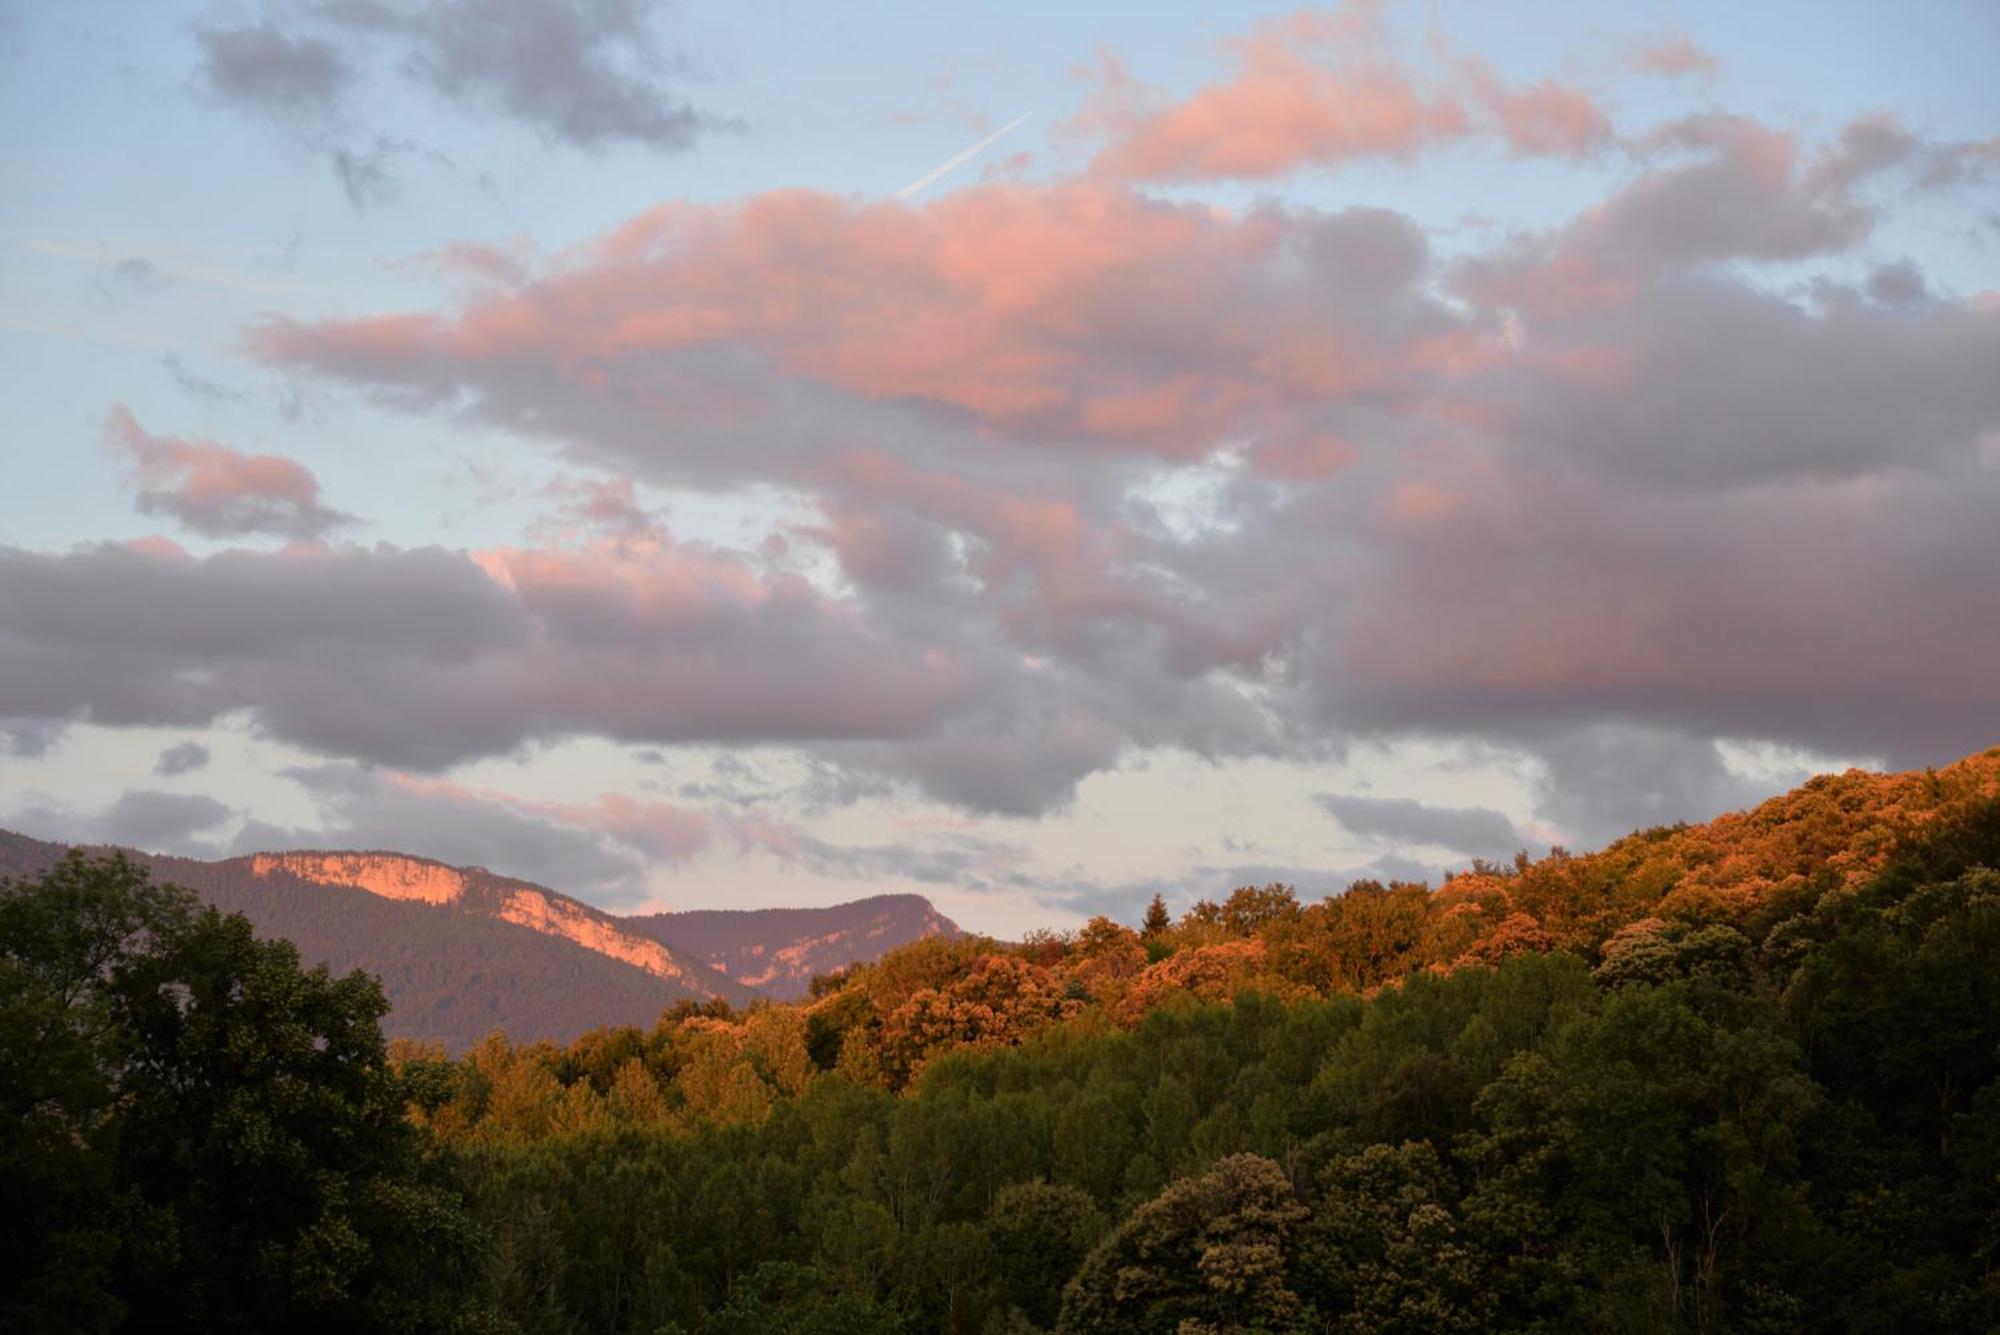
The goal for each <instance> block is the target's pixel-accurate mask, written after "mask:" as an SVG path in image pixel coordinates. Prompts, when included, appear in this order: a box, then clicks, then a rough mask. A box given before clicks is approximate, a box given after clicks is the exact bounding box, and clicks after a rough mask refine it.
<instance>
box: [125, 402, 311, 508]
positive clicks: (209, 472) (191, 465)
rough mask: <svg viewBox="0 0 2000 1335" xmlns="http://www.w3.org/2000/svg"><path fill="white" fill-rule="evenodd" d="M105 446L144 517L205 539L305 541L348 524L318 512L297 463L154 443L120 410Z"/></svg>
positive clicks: (193, 443)
mask: <svg viewBox="0 0 2000 1335" xmlns="http://www.w3.org/2000/svg"><path fill="white" fill-rule="evenodd" d="M104 441H105V445H106V447H107V448H109V449H110V450H111V451H112V452H113V453H114V454H116V455H117V456H119V457H120V458H122V459H123V460H124V461H125V463H126V464H127V466H128V467H129V468H130V469H131V472H132V477H133V480H134V481H135V482H136V484H137V487H138V504H139V509H140V511H141V512H143V513H146V514H162V515H168V516H171V517H172V518H174V519H176V520H178V521H179V522H180V523H182V524H184V525H186V526H187V527H188V528H191V529H193V530H194V531H195V532H197V533H201V534H204V535H205V536H208V537H243V536H247V535H249V534H253V533H269V534H274V535H277V536H281V537H287V538H293V539H299V540H307V541H310V540H314V539H317V538H320V537H322V536H324V535H325V534H326V533H327V532H328V531H329V530H331V529H333V528H337V527H339V526H340V525H342V524H345V523H348V522H349V517H348V516H346V515H342V514H338V513H336V512H335V511H332V510H328V509H326V508H324V507H323V506H321V505H320V502H319V480H318V479H317V478H315V477H314V476H313V475H312V471H311V470H310V469H308V468H306V467H305V465H303V464H301V463H298V462H297V461H296V460H292V459H287V458H284V457H282V456H280V455H275V454H242V453H239V452H238V451H236V450H232V449H229V448H227V447H225V446H222V445H218V444H216V443H215V442H214V441H208V440H188V439H183V438H181V437H177V436H156V435H153V434H151V433H150V432H148V431H146V430H145V428H143V427H141V426H140V425H139V421H138V419H137V418H136V417H134V416H133V415H132V411H131V409H129V408H127V407H125V406H124V405H123V404H119V405H117V406H116V407H114V408H112V410H111V412H110V413H109V414H108V415H107V416H106V418H105V421H104Z"/></svg>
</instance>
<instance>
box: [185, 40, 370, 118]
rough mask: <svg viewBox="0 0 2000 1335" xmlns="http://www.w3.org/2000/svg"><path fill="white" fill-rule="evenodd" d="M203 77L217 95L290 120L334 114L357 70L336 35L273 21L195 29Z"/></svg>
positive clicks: (268, 114)
mask: <svg viewBox="0 0 2000 1335" xmlns="http://www.w3.org/2000/svg"><path fill="white" fill-rule="evenodd" d="M195 41H196V42H197V43H198V44H199V45H200V47H201V54H202V77H203V79H204V80H205V81H206V82H207V84H208V87H209V90H210V91H211V92H212V93H214V94H215V95H216V96H217V97H220V98H223V99H225V100H227V101H229V102H233V103H235V104H236V105H238V106H241V107H243V108H245V109H246V110H250V111H255V112H258V113H260V114H263V115H267V116H271V117H274V118H276V119H278V120H281V121H285V122H288V123H292V124H298V123H302V122H313V123H318V122H320V121H323V120H324V119H326V118H327V117H329V116H331V115H332V114H333V113H334V111H335V109H336V107H337V105H338V103H339V101H340V98H341V95H342V94H343V93H344V92H345V91H346V89H347V87H348V85H349V84H350V83H351V82H352V81H353V78H354V70H353V69H352V67H351V66H350V64H349V58H348V54H347V53H346V52H345V51H344V50H343V49H342V48H341V46H340V45H338V44H337V43H336V42H335V41H334V40H332V39H330V38H328V37H325V36H320V35H316V34H312V33H298V34H293V33H288V32H286V31H284V30H282V29H281V28H279V27H278V26H277V24H276V23H275V22H271V21H267V22H264V23H256V24H246V25H243V26H240V27H232V28H225V27H212V26H202V27H197V28H196V29H195Z"/></svg>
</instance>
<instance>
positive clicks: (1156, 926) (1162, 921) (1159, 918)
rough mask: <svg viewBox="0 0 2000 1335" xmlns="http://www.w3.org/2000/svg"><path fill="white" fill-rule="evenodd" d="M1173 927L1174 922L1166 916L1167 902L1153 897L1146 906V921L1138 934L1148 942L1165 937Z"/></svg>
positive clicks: (1158, 897)
mask: <svg viewBox="0 0 2000 1335" xmlns="http://www.w3.org/2000/svg"><path fill="white" fill-rule="evenodd" d="M1173 925H1174V920H1173V919H1172V918H1171V917H1170V916H1168V914H1167V901H1166V900H1165V899H1164V898H1162V897H1161V896H1159V895H1154V896H1153V902H1152V903H1150V904H1148V905H1146V920H1145V923H1144V925H1143V926H1142V927H1141V929H1140V933H1139V934H1140V935H1141V936H1143V937H1145V938H1146V939H1147V940H1148V941H1153V940H1157V939H1158V938H1160V937H1162V936H1165V935H1166V934H1167V931H1168V929H1169V928H1171V927H1172V926H1173Z"/></svg>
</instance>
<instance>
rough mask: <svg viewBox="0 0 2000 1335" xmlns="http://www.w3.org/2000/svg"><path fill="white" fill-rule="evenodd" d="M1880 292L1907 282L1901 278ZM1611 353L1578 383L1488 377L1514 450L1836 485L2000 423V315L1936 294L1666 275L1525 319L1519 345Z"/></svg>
mask: <svg viewBox="0 0 2000 1335" xmlns="http://www.w3.org/2000/svg"><path fill="white" fill-rule="evenodd" d="M1890 281H1891V285H1892V287H1894V286H1895V285H1896V284H1897V283H1899V282H1900V283H1902V285H1903V287H1904V288H1907V275H1903V276H1900V277H1897V278H1892V279H1891V280H1890ZM1543 338H1546V339H1547V340H1548V343H1549V344H1550V345H1551V346H1552V347H1553V348H1555V349H1557V350H1560V349H1562V348H1564V347H1575V346H1579V345H1580V346H1583V347H1586V348H1612V349H1616V350H1617V354H1618V357H1619V359H1620V360H1619V364H1618V369H1616V370H1615V371H1612V372H1609V373H1607V374H1606V375H1605V376H1603V377H1602V378H1597V379H1591V378H1582V379H1579V378H1577V377H1575V376H1572V375H1569V374H1568V373H1566V372H1565V371H1563V370H1562V369H1560V368H1556V369H1550V370H1539V369H1536V368H1535V367H1534V365H1533V364H1532V362H1530V363H1529V364H1528V365H1527V366H1526V367H1524V368H1521V369H1512V368H1510V369H1509V370H1508V371H1506V372H1503V373H1501V374H1499V375H1496V376H1495V377H1494V378H1493V380H1492V381H1491V382H1489V383H1490V384H1491V386H1492V391H1493V393H1492V396H1493V398H1494V399H1495V400H1497V401H1499V402H1501V403H1504V404H1505V405H1506V407H1507V409H1508V410H1509V411H1510V412H1513V413H1515V414H1518V424H1517V425H1516V426H1515V428H1514V434H1516V435H1517V436H1518V437H1519V438H1521V439H1522V441H1523V442H1524V444H1529V445H1541V446H1543V447H1547V448H1554V449H1558V450H1561V451H1562V452H1563V453H1564V454H1565V455H1567V456H1568V457H1569V458H1572V459H1575V460H1578V461H1580V462H1582V463H1585V464H1587V465H1589V466H1593V467H1598V468H1604V469H1609V470H1614V471H1617V472H1620V473H1624V474H1627V475H1629V476H1633V477H1635V478H1638V479H1640V480H1643V481H1648V482H1659V483H1669V484H1674V485H1684V486H1713V485H1724V486H1729V485H1741V484H1744V483H1755V482H1761V481H1767V480H1770V479H1774V478H1779V477H1799V476H1806V477H1820V478H1841V477H1853V476H1859V475H1862V474H1867V473H1872V472H1876V471H1879V470H1881V469H1884V468H1909V467H1925V466H1930V465H1935V464H1938V463H1940V462H1945V461H1949V460H1951V459H1952V458H1954V457H1957V458H1959V459H1964V458H1967V457H1969V456H1970V454H1971V452H1972V450H1973V448H1974V447H1975V445H1976V442H1977V440H1978V438H1979V437H1980V436H1981V434H1982V433H1985V432H1988V431H1992V430H1994V429H1995V428H2000V376H1995V375H1993V374H1991V370H1992V368H1993V367H1994V366H2000V310H1994V309H1986V308H1980V307H1977V306H1973V305H1968V304H1960V303H1945V302H1939V303H1933V304H1931V305H1928V306H1925V307H1922V308H1920V309H1914V310H1910V311H1886V310H1883V309H1881V308H1879V307H1875V306H1870V305H1867V304H1863V303H1843V304H1839V305H1835V306H1833V307H1832V308H1830V309H1826V310H1822V311H1817V312H1815V311H1810V310H1806V309H1803V308H1801V307H1800V306H1797V305H1795V304H1793V303H1792V302H1790V301H1787V300H1785V299H1784V298H1782V297H1778V296H1775V295H1771V294H1769V293H1766V292H1762V291H1759V290H1757V289H1756V288H1754V287H1752V286H1750V285H1749V284H1747V283H1744V282H1741V281H1739V280H1735V279H1728V278H1722V277H1714V276H1711V277H1704V278H1692V277H1690V278H1676V279H1672V280H1669V281H1666V282H1662V283H1660V284H1658V285H1656V286H1653V287H1650V288H1647V289H1645V290H1643V291H1641V292H1640V293H1639V294H1637V295H1636V296H1635V298H1634V299H1633V301H1632V302H1631V303H1630V304H1628V305H1624V306H1619V307H1615V308H1611V309H1607V310H1604V311H1600V312H1594V313H1589V314H1579V315H1575V316H1572V317H1568V318H1566V319H1556V320H1551V321H1549V322H1547V323H1531V324H1530V325H1529V339H1530V346H1531V347H1533V346H1534V345H1535V344H1536V342H1537V341H1539V340H1541V339H1543Z"/></svg>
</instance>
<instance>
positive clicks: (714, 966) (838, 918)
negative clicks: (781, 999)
mask: <svg viewBox="0 0 2000 1335" xmlns="http://www.w3.org/2000/svg"><path fill="white" fill-rule="evenodd" d="M67 851H68V849H67V846H65V845H62V844H56V843H48V842H44V841H42V840H38V839H31V838H28V837H27V836H25V835H20V834H14V833H12V832H9V831H5V830H0V876H33V875H37V874H39V873H40V872H41V871H42V870H43V869H45V868H46V867H48V866H49V865H50V864H52V863H54V862H55V861H56V860H57V859H59V858H60V857H62V856H63V854H64V853H65V852H67ZM125 851H126V853H127V855H128V856H130V857H132V858H133V859H134V860H136V861H139V862H142V863H144V864H146V865H147V866H148V867H150V868H151V870H152V873H153V876H154V879H155V880H159V881H172V882H175V883H177V884H179V885H183V886H186V887H187V888H188V889H189V890H191V891H193V892H194V893H195V894H196V896H198V897H199V898H200V899H201V900H202V902H204V903H207V904H212V905H214V906H215V907H216V908H219V909H221V910H223V911H224V912H229V913H241V914H243V915H244V916H245V917H246V918H248V919H249V920H250V922H251V924H252V925H253V926H254V927H255V928H256V929H257V932H258V934H259V935H262V936H281V937H285V938H287V939H288V940H290V941H292V942H293V943H294V944H296V945H297V946H298V948H299V955H300V957H301V959H303V960H304V961H305V962H307V963H309V964H317V963H323V964H325V965H327V966H328V967H329V968H331V969H332V970H334V971H335V972H336V973H344V972H346V971H348V970H351V969H364V970H366V971H368V972H369V973H372V974H374V975H376V976H377V977H378V978H380V979H381V980H382V987H383V990H384V992H386V993H387V995H388V998H389V1003H390V1013H389V1016H388V1018H387V1019H386V1020H385V1021H384V1024H383V1029H384V1031H385V1032H386V1033H388V1034H389V1035H390V1036H391V1037H397V1038H418V1039H426V1040H435V1041H437V1042H441V1043H443V1044H444V1045H445V1046H446V1047H448V1048H451V1049H453V1050H462V1049H464V1048H466V1047H469V1046H470V1045H471V1044H473V1043H475V1042H477V1041H478V1040H479V1039H480V1038H482V1037H484V1036H485V1035H486V1034H488V1033H490V1032H492V1031H493V1030H495V1029H504V1030H506V1031H507V1033H508V1035H509V1036H510V1037H511V1038H513V1039H514V1040H516V1041H533V1040H537V1039H558V1040H568V1039H571V1038H574V1037H575V1036H576V1035H578V1034H580V1033H582V1032H584V1031H585V1030H589V1029H594V1028H597V1027H599V1026H601V1025H639V1026H650V1025H652V1024H653V1023H654V1021H655V1020H657V1019H658V1018H659V1014H660V1012H661V1011H662V1010H664V1009H666V1008H668V1007H670V1006H672V1005H673V1004H675V1003H676V1002H679V1001H708V1000H710V999H714V998H720V999H721V1000H724V1001H727V1002H729V1003H731V1004H732V1005H738V1006H740V1005H745V1004H747V1003H749V1002H750V1001H752V1000H753V999H755V998H757V997H759V996H777V995H784V996H792V995H797V994H798V993H800V992H803V990H804V988H805V983H806V980H807V979H809V978H810V977H811V974H812V973H813V972H815V971H826V970H830V969H837V968H841V967H844V966H845V965H847V964H850V963H854V962H856V961H865V960H870V959H873V958H875V957H876V956H878V955H880V954H881V953H882V952H883V951H885V950H887V949H889V948H891V947H893V946H897V945H901V944H904V943H905V942H908V941H910V940H914V939H915V938H916V937H918V936H922V935H927V934H938V935H946V936H957V935H959V931H958V928H957V927H956V926H955V925H954V924H953V923H951V922H950V920H949V919H946V918H944V917H943V916H941V915H940V914H938V913H937V912H936V911H935V910H934V909H932V908H931V906H930V903H929V902H928V901H927V900H924V899H923V898H921V897H919V896H915V895H887V896H880V897H878V898H876V899H870V900H861V901H858V902H857V903H854V904H846V905H837V906H835V907H833V908H828V909H798V910H790V909H764V910H754V911H745V912H739V913H695V914H674V913H660V914H647V915H644V916H643V917H639V918H621V917H618V916H617V915H615V914H610V913H606V912H604V911H602V910H601V909H596V908H592V907H591V906H590V905H588V904H585V903H583V902H582V901H581V900H577V899H572V898H571V897H569V896H568V895H564V894H561V893H558V892H557V891H554V890H551V889H549V888H548V887H546V886H541V885H536V884H533V883H532V882H529V881H522V880H516V879H514V878H512V877H507V876H501V875H497V874H495V873H493V872H490V871H488V870H487V869H485V868H484V867H453V866H449V865H447V864H445V863H442V862H437V861H434V860H432V859H429V858H419V857H411V856H408V855H406V854H402V853H389V852H327V851H306V850H301V851H292V852H282V853H257V854H252V855H250V856H248V857H238V858H229V859H226V860H224V861H220V862H202V861H197V860H195V859H192V858H177V857H166V856H160V855H154V854H148V853H142V852H137V851H135V850H130V849H127V850H125ZM717 919H720V920H726V924H718V923H717V922H716V921H714V920H717ZM683 920H686V921H687V926H688V934H689V936H690V938H691V939H692V940H693V942H694V944H692V945H690V944H686V943H684V942H683V941H682V940H681V939H680V934H679V930H678V929H679V926H680V924H681V923H682V922H683ZM758 961H768V962H769V963H768V964H765V965H761V966H760V965H759V964H758V963H757V962H758ZM718 966H721V967H718ZM801 970H803V972H801ZM746 980H747V981H746Z"/></svg>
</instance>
